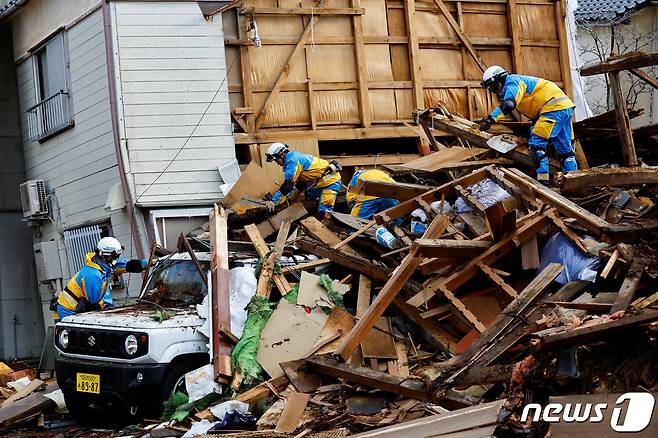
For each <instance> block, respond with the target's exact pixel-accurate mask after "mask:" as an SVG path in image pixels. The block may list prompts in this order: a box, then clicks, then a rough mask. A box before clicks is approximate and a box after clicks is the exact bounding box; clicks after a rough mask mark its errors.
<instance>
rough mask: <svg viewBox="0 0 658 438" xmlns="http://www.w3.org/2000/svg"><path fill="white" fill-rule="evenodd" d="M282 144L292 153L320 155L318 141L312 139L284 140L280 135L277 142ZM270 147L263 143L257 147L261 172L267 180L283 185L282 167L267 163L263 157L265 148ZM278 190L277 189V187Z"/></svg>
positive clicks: (268, 144) (283, 136)
mask: <svg viewBox="0 0 658 438" xmlns="http://www.w3.org/2000/svg"><path fill="white" fill-rule="evenodd" d="M279 141H280V142H282V143H285V144H287V145H288V147H289V148H290V149H291V150H293V151H298V152H303V153H305V154H309V155H315V156H318V155H320V152H319V150H318V140H317V139H314V138H308V139H291V140H286V138H285V135H283V134H282V136H281V139H280V140H279ZM269 147H270V143H264V144H260V145H258V150H259V151H260V161H261V163H263V170H262V172H263V173H264V174H266V175H267V177H268V179H270V180H272V181H276V182H277V183H278V184H279V185H280V184H283V170H282V167H281V166H279V165H278V164H276V163H275V162H271V163H268V162H267V160H266V157H265V152H267V148H269ZM277 188H278V187H277Z"/></svg>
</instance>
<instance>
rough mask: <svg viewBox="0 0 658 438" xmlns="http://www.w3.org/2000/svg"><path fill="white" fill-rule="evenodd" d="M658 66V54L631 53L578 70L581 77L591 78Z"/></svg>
mask: <svg viewBox="0 0 658 438" xmlns="http://www.w3.org/2000/svg"><path fill="white" fill-rule="evenodd" d="M655 64H658V52H653V53H632V54H629V55H621V56H618V57H615V58H610V59H608V60H606V61H602V62H598V63H596V64H594V65H587V66H585V67H583V68H581V69H580V75H581V76H592V75H598V74H601V73H608V72H619V71H621V70H630V69H634V68H642V67H647V66H650V65H655Z"/></svg>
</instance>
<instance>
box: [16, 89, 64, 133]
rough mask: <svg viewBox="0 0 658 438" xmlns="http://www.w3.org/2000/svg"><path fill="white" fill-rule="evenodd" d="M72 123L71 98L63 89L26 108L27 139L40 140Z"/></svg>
mask: <svg viewBox="0 0 658 438" xmlns="http://www.w3.org/2000/svg"><path fill="white" fill-rule="evenodd" d="M72 125H73V114H71V98H70V96H69V94H68V93H65V92H64V91H63V90H61V91H59V92H57V93H56V94H53V95H52V96H50V97H48V98H46V99H44V100H42V101H41V102H39V103H38V104H36V105H34V106H33V107H31V108H29V109H28V110H27V127H28V135H29V141H36V140H38V141H42V140H45V139H46V138H48V137H51V136H53V135H55V134H57V133H58V132H60V131H63V130H64V129H66V128H68V127H69V126H72Z"/></svg>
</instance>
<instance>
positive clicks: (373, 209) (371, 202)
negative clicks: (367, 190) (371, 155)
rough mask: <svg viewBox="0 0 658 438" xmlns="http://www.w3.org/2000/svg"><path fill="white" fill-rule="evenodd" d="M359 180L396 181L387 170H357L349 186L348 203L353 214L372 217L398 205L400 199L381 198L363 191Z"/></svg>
mask: <svg viewBox="0 0 658 438" xmlns="http://www.w3.org/2000/svg"><path fill="white" fill-rule="evenodd" d="M359 181H381V182H390V183H394V182H395V180H394V179H393V178H391V177H390V176H389V175H388V174H387V173H386V172H384V171H381V170H378V169H365V170H359V171H358V172H355V173H354V175H353V176H352V179H351V180H350V183H349V184H348V186H347V204H348V206H349V207H350V213H351V214H352V216H354V217H358V218H361V219H372V217H373V216H374V215H375V214H377V213H379V212H382V211H384V210H388V209H389V208H391V207H394V206H396V205H398V201H397V200H395V199H393V198H380V197H377V196H369V195H365V194H363V193H361V192H360V190H359V187H358V184H359Z"/></svg>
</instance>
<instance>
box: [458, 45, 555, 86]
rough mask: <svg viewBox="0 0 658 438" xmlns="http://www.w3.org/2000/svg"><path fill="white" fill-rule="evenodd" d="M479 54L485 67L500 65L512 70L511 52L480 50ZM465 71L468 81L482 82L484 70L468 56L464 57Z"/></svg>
mask: <svg viewBox="0 0 658 438" xmlns="http://www.w3.org/2000/svg"><path fill="white" fill-rule="evenodd" d="M478 54H479V55H480V59H482V62H483V63H484V65H499V66H501V67H503V68H505V69H507V70H510V71H511V70H512V54H511V53H510V52H509V50H480V51H479V52H478ZM544 62H547V61H546V60H545V61H544ZM464 70H465V76H466V80H471V81H475V80H477V81H481V80H482V70H480V67H478V66H477V64H475V61H474V60H473V57H472V56H470V55H468V54H466V55H464Z"/></svg>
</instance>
